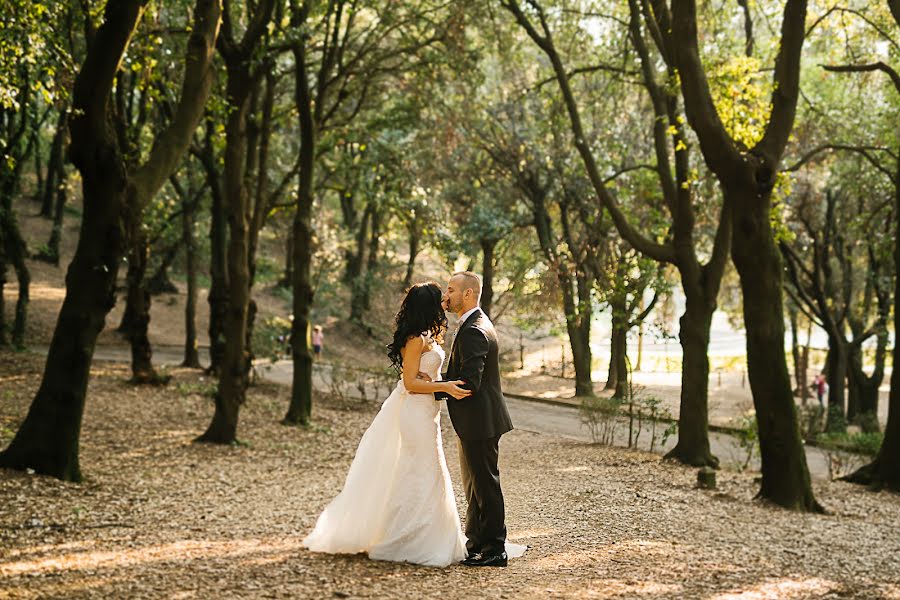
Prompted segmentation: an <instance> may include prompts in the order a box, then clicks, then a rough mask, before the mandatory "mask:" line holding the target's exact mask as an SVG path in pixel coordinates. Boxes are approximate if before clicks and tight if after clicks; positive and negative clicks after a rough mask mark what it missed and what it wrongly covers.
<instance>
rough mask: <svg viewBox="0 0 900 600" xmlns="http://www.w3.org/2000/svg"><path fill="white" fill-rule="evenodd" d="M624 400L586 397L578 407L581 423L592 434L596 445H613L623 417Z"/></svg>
mask: <svg viewBox="0 0 900 600" xmlns="http://www.w3.org/2000/svg"><path fill="white" fill-rule="evenodd" d="M621 408H622V400H621V399H620V398H616V397H612V398H602V397H594V396H586V397H584V398H582V399H581V405H580V406H579V407H578V410H579V412H580V413H581V422H582V423H584V424H585V425H586V426H587V428H588V431H589V432H590V433H591V439H592V440H594V443H595V444H606V445H612V443H613V440H614V438H615V434H616V427H617V426H618V418H619V417H620V416H621V415H620V411H621Z"/></svg>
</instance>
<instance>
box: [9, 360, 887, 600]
mask: <svg viewBox="0 0 900 600" xmlns="http://www.w3.org/2000/svg"><path fill="white" fill-rule="evenodd" d="M0 358H2V359H3V360H0V365H6V366H5V367H0V378H2V380H3V385H4V394H3V395H0V417H2V421H0V425H2V427H0V438H2V439H0V444H2V443H6V442H7V441H8V437H7V436H8V435H9V431H11V430H12V426H13V425H14V422H16V421H18V420H19V419H21V418H22V417H23V416H24V414H25V411H26V410H27V406H28V402H29V401H30V398H31V395H32V394H33V393H34V391H35V387H36V385H37V382H38V380H39V377H38V376H39V374H40V370H41V361H40V359H39V358H38V357H29V356H27V355H25V357H22V356H18V357H17V362H16V365H15V366H16V369H15V372H14V373H13V372H12V371H11V369H10V365H11V364H12V363H11V361H9V360H7V359H9V358H10V357H9V356H3V357H0ZM127 375H128V373H127V369H126V368H125V367H124V366H121V365H120V366H116V365H111V364H101V363H98V364H97V365H95V367H94V369H93V377H92V380H91V389H90V401H89V403H88V405H87V411H86V414H85V422H84V432H83V437H82V467H83V469H84V472H85V474H86V476H87V481H86V482H85V483H84V484H81V485H73V484H65V483H61V482H58V481H56V480H53V479H49V478H44V477H36V476H30V475H25V474H20V473H14V472H8V471H0V581H2V585H0V598H3V599H6V598H46V597H65V598H329V597H331V598H334V597H337V598H400V597H403V598H406V597H410V598H442V599H445V600H450V599H454V598H514V599H519V598H548V597H549V598H554V597H557V598H560V597H572V598H575V597H578V598H708V599H713V598H714V599H716V600H724V599H731V598H741V599H749V598H835V597H841V598H859V599H862V598H898V597H900V563H898V562H897V560H896V557H897V555H898V552H900V540H898V537H897V535H896V531H897V527H898V525H900V497H898V496H896V495H888V494H873V493H870V492H867V491H865V490H862V489H859V488H858V487H856V486H852V485H849V484H842V483H826V482H818V483H816V484H815V489H816V494H817V497H818V498H819V500H820V501H822V502H823V503H824V504H825V505H826V506H827V507H828V508H829V509H830V511H831V514H830V515H801V514H795V513H791V512H787V511H783V510H780V509H774V508H769V507H766V506H763V505H760V504H758V503H756V502H754V501H752V497H753V495H754V494H755V491H756V487H757V486H756V484H755V483H754V482H753V478H752V476H750V475H741V474H737V473H731V472H722V473H720V474H719V484H720V485H719V490H718V491H715V492H703V491H699V490H696V489H695V488H694V485H693V481H694V470H693V469H685V468H681V467H678V466H674V465H670V464H664V463H661V462H660V460H659V457H658V456H655V455H652V454H647V453H642V452H633V451H625V450H621V449H617V448H610V447H601V446H595V445H589V444H584V443H580V442H577V441H572V440H566V439H561V438H559V437H554V436H548V435H539V434H535V433H530V432H526V431H514V432H512V433H511V434H509V435H508V436H505V437H504V439H503V444H502V450H501V470H502V473H503V484H504V490H505V493H506V499H507V521H508V526H509V532H510V533H509V535H510V539H511V540H513V541H517V542H520V543H525V544H528V545H529V546H530V547H531V548H530V550H529V551H528V552H527V553H526V555H525V556H524V557H523V558H521V559H517V560H515V561H512V562H511V563H510V566H509V567H508V568H506V569H498V570H488V571H484V570H472V569H469V568H466V567H462V566H453V567H450V568H447V569H432V568H423V567H417V566H413V565H404V564H393V563H383V562H376V561H370V560H368V559H366V558H365V557H364V556H329V555H317V554H311V553H309V552H307V551H305V550H303V549H302V547H301V544H300V541H301V539H302V536H303V535H304V534H305V533H306V532H307V531H308V530H309V529H310V527H311V526H312V523H313V522H314V520H315V518H316V516H317V515H318V513H319V511H320V510H321V509H322V507H323V506H324V505H325V504H326V503H327V502H328V500H329V499H330V498H331V497H333V496H334V494H335V493H337V491H338V490H339V489H340V487H341V484H342V482H343V477H344V475H345V473H346V468H347V466H348V464H349V461H350V460H351V458H352V455H353V452H354V450H355V447H356V444H357V443H358V440H359V438H360V435H361V434H362V432H363V430H364V429H365V427H366V426H367V425H368V423H369V422H370V421H371V418H372V416H373V415H374V411H375V410H376V406H375V405H373V404H372V403H359V402H354V401H349V402H336V401H334V400H330V399H328V398H321V399H319V400H318V402H317V404H316V409H315V410H316V412H315V426H314V427H311V428H309V429H298V428H285V427H283V426H281V425H279V424H278V418H279V417H280V416H281V414H282V413H283V410H284V408H285V406H286V403H287V390H286V389H285V388H283V387H281V386H276V385H270V384H262V385H261V386H259V387H254V388H252V390H251V394H250V397H249V399H248V402H247V403H246V405H245V406H244V408H243V410H242V414H241V427H240V436H241V438H242V440H243V443H242V444H241V445H239V446H235V447H226V448H222V447H212V446H206V445H196V444H192V443H191V440H192V439H193V438H194V437H195V436H196V435H197V434H199V433H200V432H202V430H203V428H204V427H205V425H206V424H207V423H208V421H209V418H210V415H211V410H212V405H211V400H210V397H209V395H208V393H209V391H210V390H211V386H210V382H209V380H207V379H203V378H202V377H201V376H200V375H198V374H197V373H196V372H189V371H184V370H177V369H176V370H174V371H173V375H174V381H173V382H172V384H171V385H170V386H169V387H168V388H135V387H132V386H130V385H128V384H127V383H125V379H126V378H127ZM445 425H446V423H445ZM444 441H445V450H446V452H447V456H448V461H449V463H450V467H451V476H452V478H453V480H454V481H455V482H458V481H459V472H458V468H457V463H456V460H457V453H456V446H455V443H454V442H453V435H452V432H451V431H449V430H448V429H447V428H446V427H445V430H444ZM458 504H459V506H461V507H462V506H464V504H463V500H462V499H461V498H459V497H458Z"/></svg>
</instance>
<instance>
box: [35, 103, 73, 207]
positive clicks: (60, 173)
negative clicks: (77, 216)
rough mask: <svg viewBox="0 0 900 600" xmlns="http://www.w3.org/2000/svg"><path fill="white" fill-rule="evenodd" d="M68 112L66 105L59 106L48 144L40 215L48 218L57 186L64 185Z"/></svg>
mask: <svg viewBox="0 0 900 600" xmlns="http://www.w3.org/2000/svg"><path fill="white" fill-rule="evenodd" d="M68 114H69V112H68V108H67V107H66V106H63V107H61V108H60V111H59V118H58V119H57V120H56V133H55V134H54V135H53V143H52V144H51V146H50V158H49V160H48V164H47V179H46V180H45V182H44V189H43V191H42V193H41V216H42V217H46V218H48V219H49V218H50V217H52V216H53V201H54V199H55V198H56V196H57V192H58V189H59V186H60V185H64V184H65V180H66V175H65V169H66V166H65V161H64V156H63V146H64V144H65V139H66V130H67V128H68V125H67V124H66V121H67V119H68Z"/></svg>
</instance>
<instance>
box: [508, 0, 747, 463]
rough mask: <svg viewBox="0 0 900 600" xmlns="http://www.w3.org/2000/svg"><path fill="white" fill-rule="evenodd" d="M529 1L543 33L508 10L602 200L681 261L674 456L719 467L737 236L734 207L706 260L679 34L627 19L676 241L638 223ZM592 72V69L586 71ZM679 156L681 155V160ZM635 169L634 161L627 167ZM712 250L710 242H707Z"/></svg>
mask: <svg viewBox="0 0 900 600" xmlns="http://www.w3.org/2000/svg"><path fill="white" fill-rule="evenodd" d="M527 4H528V6H529V7H530V8H531V9H532V10H533V11H534V13H535V14H536V17H537V19H538V22H539V23H540V25H539V26H540V28H541V30H540V31H538V29H537V27H536V26H535V25H534V23H533V22H532V19H531V18H530V17H529V16H528V15H526V14H525V12H524V11H523V9H522V7H521V6H520V5H519V3H518V2H516V1H513V0H507V1H505V2H504V3H503V5H504V7H505V8H507V9H508V10H509V11H510V12H512V14H513V16H514V17H515V19H516V21H517V22H518V23H519V24H520V26H521V27H522V28H523V29H524V30H525V31H526V32H527V33H528V36H529V37H530V38H531V39H532V40H533V41H534V43H535V44H536V45H537V46H538V47H539V48H541V50H542V51H543V52H544V53H545V54H546V55H547V57H548V58H549V60H550V63H551V66H552V68H553V72H554V78H555V79H556V81H557V84H558V86H559V89H560V92H561V93H562V96H563V100H564V102H565V105H566V110H567V113H568V115H569V120H570V126H571V129H572V135H573V137H574V145H575V147H576V149H577V151H578V153H579V155H580V157H581V159H582V162H583V163H584V167H585V170H586V171H587V174H588V178H589V180H590V182H591V184H592V186H593V188H594V191H595V194H596V195H597V198H598V199H599V200H600V202H601V204H602V205H603V207H604V208H605V209H606V210H608V211H609V213H610V215H611V217H612V221H613V223H614V224H615V226H616V228H617V230H618V231H619V234H620V235H621V236H622V237H623V238H624V239H625V240H626V241H627V242H628V243H629V244H631V246H632V247H634V248H635V249H636V250H638V251H639V252H641V253H642V254H644V255H645V256H648V257H650V258H652V259H654V260H657V261H660V262H667V263H670V264H673V265H675V266H676V267H677V268H678V270H679V273H680V274H681V282H682V288H683V290H684V293H685V296H686V298H687V306H686V311H685V314H684V315H683V316H682V318H681V329H680V333H679V337H680V340H681V345H682V348H683V352H684V361H683V363H682V383H681V408H680V413H679V433H678V443H677V444H676V446H675V448H673V449H672V451H670V452H669V454H668V457H670V458H674V459H677V460H679V461H681V462H684V463H686V464H692V465H697V466H702V465H710V466H716V465H718V460H717V459H716V458H715V457H714V456H713V455H712V453H711V452H710V448H709V433H708V423H707V421H708V417H707V415H708V401H707V397H708V382H709V359H708V357H707V355H706V351H707V348H708V347H709V329H710V325H711V322H712V314H713V312H714V311H715V308H716V296H717V295H718V291H719V285H720V282H721V279H722V274H723V272H724V268H725V263H726V260H727V249H728V246H729V241H730V236H731V221H730V219H729V218H728V213H727V210H726V206H727V203H726V205H725V206H723V209H722V217H721V218H720V219H719V221H718V224H717V226H716V227H715V230H714V232H713V236H712V237H713V241H712V244H711V246H712V248H711V250H709V251H708V256H709V259H708V261H707V262H706V263H705V264H704V263H702V261H701V260H700V254H701V251H703V250H705V248H704V246H703V245H701V241H700V240H699V239H697V238H698V237H699V236H698V235H697V233H698V232H697V231H696V221H697V206H696V203H695V198H694V187H695V186H694V182H695V179H696V177H695V176H694V174H693V173H692V171H691V168H690V158H689V150H690V148H689V146H688V139H687V135H686V132H685V128H684V119H683V118H682V117H681V114H680V110H679V107H678V98H677V96H676V95H675V94H674V93H673V91H672V89H671V88H672V82H674V81H675V80H677V68H678V67H677V65H676V61H675V52H674V47H675V44H674V41H673V39H672V32H671V30H670V29H669V28H668V27H666V26H660V25H659V24H658V23H657V22H656V20H655V19H654V18H652V16H651V11H650V10H649V8H650V7H649V6H648V5H646V4H642V5H640V8H639V5H638V3H637V2H630V3H629V8H630V19H629V20H628V21H627V23H628V28H629V32H630V36H631V41H632V44H633V45H634V47H635V48H636V50H637V53H638V56H639V57H640V67H641V74H642V77H643V80H644V85H645V87H646V89H647V92H648V95H649V96H650V99H651V104H652V109H653V128H652V129H653V144H654V146H653V147H654V151H655V158H656V165H655V167H654V168H655V170H656V172H657V175H658V178H659V185H660V189H661V192H662V196H663V200H664V204H665V207H666V210H667V211H668V212H669V214H670V215H671V216H672V222H673V226H672V228H671V232H670V234H669V235H668V236H667V237H668V239H667V240H665V241H664V242H662V243H660V242H659V241H658V240H657V239H653V236H652V235H648V234H647V233H645V232H642V231H641V230H640V229H639V228H637V227H635V226H634V225H633V224H632V223H631V222H630V221H629V218H628V214H627V212H626V210H625V209H623V208H622V206H621V205H620V203H619V201H618V199H617V198H616V194H615V192H614V191H613V189H612V188H611V186H610V181H612V179H614V177H608V178H604V177H602V176H601V174H600V167H599V165H598V160H597V158H596V156H595V154H594V151H593V147H594V145H592V144H591V138H590V136H589V134H588V132H586V130H585V127H584V125H583V124H582V115H581V111H580V109H579V106H578V103H577V101H576V97H575V92H574V91H573V89H572V85H571V83H570V80H571V77H572V74H574V73H575V71H572V72H571V73H570V72H569V71H567V70H566V68H565V66H564V65H563V61H562V58H561V56H560V53H559V51H558V50H557V46H556V44H555V42H554V37H553V34H552V31H551V27H550V24H549V22H548V20H547V16H546V14H545V12H544V10H543V8H542V7H541V5H540V4H538V3H537V2H536V1H535V0H529V1H528V3H527ZM642 12H643V13H644V16H645V22H646V23H645V24H646V27H647V28H648V29H650V31H651V33H652V34H653V39H654V43H655V44H656V46H657V49H658V51H659V53H660V56H661V58H662V60H663V64H664V65H665V67H666V71H665V75H664V78H665V80H666V81H668V85H664V84H662V83H660V82H659V81H658V79H659V75H658V74H657V73H656V72H655V70H654V67H653V65H654V61H653V59H652V58H651V56H650V50H649V48H648V47H647V45H646V43H645V41H644V35H645V34H644V33H643V31H642V27H641V13H642ZM585 70H587V69H585ZM593 70H609V71H614V72H616V71H618V72H622V71H623V69H622V68H621V67H617V66H614V65H609V64H605V63H601V64H600V65H599V66H597V67H595V68H594V69H593ZM673 156H674V158H673ZM673 163H674V173H673ZM627 168H628V169H630V168H635V167H633V166H629V167H627ZM707 247H708V245H707Z"/></svg>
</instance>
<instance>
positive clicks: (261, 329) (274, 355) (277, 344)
mask: <svg viewBox="0 0 900 600" xmlns="http://www.w3.org/2000/svg"><path fill="white" fill-rule="evenodd" d="M290 335H291V322H290V321H289V320H288V319H285V318H282V317H277V316H275V317H268V318H266V319H263V320H262V322H261V323H257V324H256V326H255V327H254V328H253V352H254V353H256V355H257V356H264V357H266V358H268V359H269V360H271V361H272V362H275V361H276V360H279V359H280V358H283V357H284V356H285V355H286V354H289V353H290V350H289V346H288V340H289V339H290Z"/></svg>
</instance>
